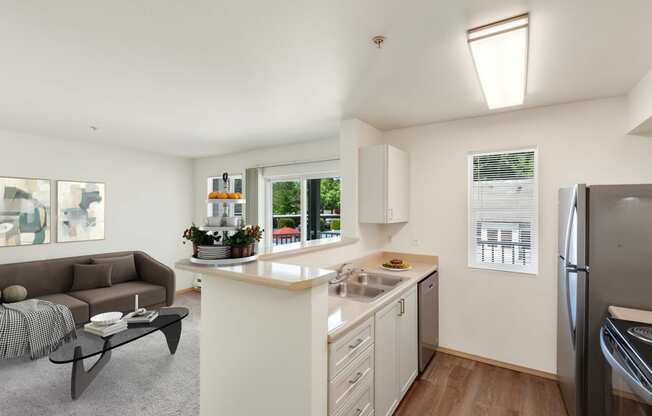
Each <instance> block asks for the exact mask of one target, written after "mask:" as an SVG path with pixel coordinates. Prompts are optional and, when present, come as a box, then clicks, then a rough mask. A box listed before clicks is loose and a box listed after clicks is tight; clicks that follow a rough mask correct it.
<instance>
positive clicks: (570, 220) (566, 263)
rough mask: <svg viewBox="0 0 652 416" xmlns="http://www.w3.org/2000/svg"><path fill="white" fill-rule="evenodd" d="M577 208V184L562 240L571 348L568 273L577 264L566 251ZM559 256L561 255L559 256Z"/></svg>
mask: <svg viewBox="0 0 652 416" xmlns="http://www.w3.org/2000/svg"><path fill="white" fill-rule="evenodd" d="M576 209H577V186H576V187H574V188H573V196H572V198H571V203H570V209H569V211H568V221H567V222H566V224H567V225H566V235H565V236H564V241H565V242H566V244H565V245H564V257H563V261H564V279H563V280H564V284H565V285H566V313H567V316H568V328H569V329H570V335H571V342H572V343H573V350H574V349H575V346H576V340H575V333H576V331H575V327H574V326H573V318H572V311H571V307H572V304H571V298H570V296H571V291H570V276H569V273H573V272H577V266H576V265H572V264H570V263H569V261H568V253H569V251H570V250H569V247H570V239H571V231H572V230H573V217H574V215H573V214H575V210H576ZM560 257H561V256H560ZM573 268H574V269H575V270H573Z"/></svg>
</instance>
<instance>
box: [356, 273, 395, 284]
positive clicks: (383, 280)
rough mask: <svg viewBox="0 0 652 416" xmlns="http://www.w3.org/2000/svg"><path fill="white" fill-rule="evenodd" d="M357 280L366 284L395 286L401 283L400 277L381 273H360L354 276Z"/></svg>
mask: <svg viewBox="0 0 652 416" xmlns="http://www.w3.org/2000/svg"><path fill="white" fill-rule="evenodd" d="M350 279H353V280H355V282H357V283H359V284H361V285H365V286H387V287H394V286H396V285H398V284H399V283H401V282H402V281H403V279H401V278H400V277H391V276H382V275H379V274H369V273H359V274H358V275H356V276H353V277H352V278H350Z"/></svg>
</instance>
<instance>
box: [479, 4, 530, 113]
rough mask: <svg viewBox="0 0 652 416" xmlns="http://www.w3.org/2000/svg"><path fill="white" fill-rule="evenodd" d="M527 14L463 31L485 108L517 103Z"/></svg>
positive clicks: (522, 81) (523, 70)
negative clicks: (465, 34) (478, 80)
mask: <svg viewBox="0 0 652 416" xmlns="http://www.w3.org/2000/svg"><path fill="white" fill-rule="evenodd" d="M529 23H530V17H529V15H528V14H524V15H521V16H516V17H512V18H510V19H506V20H501V21H500V22H496V23H492V24H489V25H486V26H482V27H479V28H475V29H471V30H469V31H468V33H467V41H468V43H469V48H470V49H471V55H472V56H473V62H474V64H475V69H476V71H477V72H478V78H480V85H481V86H482V92H483V93H484V98H485V100H486V101H487V105H488V106H489V109H496V108H503V107H511V106H514V105H521V104H523V101H524V99H525V88H526V83H527V55H528V35H529V33H528V30H529Z"/></svg>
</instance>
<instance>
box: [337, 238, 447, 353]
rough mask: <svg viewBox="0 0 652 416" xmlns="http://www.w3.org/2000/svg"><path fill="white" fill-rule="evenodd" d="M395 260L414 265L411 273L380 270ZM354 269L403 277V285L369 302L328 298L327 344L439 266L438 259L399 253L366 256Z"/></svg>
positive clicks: (385, 252)
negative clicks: (387, 262) (398, 259)
mask: <svg viewBox="0 0 652 416" xmlns="http://www.w3.org/2000/svg"><path fill="white" fill-rule="evenodd" d="M392 258H401V259H403V260H406V261H408V262H409V263H410V264H411V265H412V270H406V271H402V272H391V271H388V270H384V269H382V268H380V265H381V264H383V263H384V262H385V261H387V260H390V259H392ZM352 264H353V266H355V267H360V268H363V269H365V270H366V271H367V272H370V273H375V274H384V275H391V276H394V277H402V278H404V279H405V281H403V282H401V283H400V284H399V285H398V286H396V287H395V288H394V289H393V290H391V291H389V292H387V294H385V295H383V296H381V297H380V298H378V299H376V300H374V301H373V302H370V303H363V302H356V301H354V300H351V299H346V298H340V297H336V296H329V297H328V342H334V341H336V340H337V339H339V338H340V337H341V336H342V335H344V334H346V333H347V332H348V331H349V330H351V329H352V328H355V326H356V325H357V324H359V323H361V322H362V321H364V320H366V319H367V318H369V317H370V316H372V315H373V314H374V313H376V311H378V310H380V309H382V308H383V307H384V306H385V305H387V304H388V303H390V302H391V301H392V300H393V299H395V298H396V297H397V296H398V295H400V294H401V293H403V292H405V290H407V289H409V288H410V287H412V286H414V285H416V284H417V283H418V282H419V281H420V280H421V279H423V278H424V277H426V276H428V275H429V274H431V273H432V272H434V271H435V270H437V268H438V265H439V259H438V257H437V256H425V255H415V254H408V253H397V252H387V251H383V252H379V253H377V254H374V255H371V256H367V257H363V258H361V259H358V260H353V261H352Z"/></svg>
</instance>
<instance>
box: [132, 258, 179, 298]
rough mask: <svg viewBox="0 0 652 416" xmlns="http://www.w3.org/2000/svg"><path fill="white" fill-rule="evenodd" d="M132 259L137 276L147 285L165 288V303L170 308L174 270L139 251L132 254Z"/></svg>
mask: <svg viewBox="0 0 652 416" xmlns="http://www.w3.org/2000/svg"><path fill="white" fill-rule="evenodd" d="M134 258H135V260H136V269H137V271H138V276H140V278H141V279H142V280H144V281H145V282H147V283H152V284H154V285H159V286H163V287H165V303H166V304H167V305H168V306H171V305H172V304H173V303H174V295H175V288H176V278H175V277H174V270H172V269H171V268H169V267H168V266H166V265H165V264H163V263H161V262H159V261H157V260H155V259H154V258H152V257H151V256H149V255H147V254H145V253H143V252H140V251H136V252H134Z"/></svg>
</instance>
